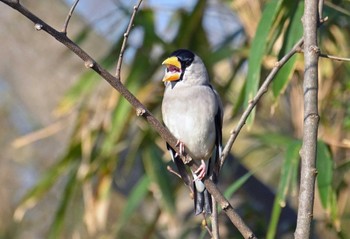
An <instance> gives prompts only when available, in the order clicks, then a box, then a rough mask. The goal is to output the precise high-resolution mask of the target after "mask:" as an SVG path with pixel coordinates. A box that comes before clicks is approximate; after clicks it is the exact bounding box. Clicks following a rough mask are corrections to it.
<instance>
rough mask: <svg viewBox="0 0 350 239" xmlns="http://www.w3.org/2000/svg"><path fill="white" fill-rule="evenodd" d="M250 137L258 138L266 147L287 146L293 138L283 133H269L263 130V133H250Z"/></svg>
mask: <svg viewBox="0 0 350 239" xmlns="http://www.w3.org/2000/svg"><path fill="white" fill-rule="evenodd" d="M251 137H252V138H254V139H258V140H259V142H260V143H262V144H263V145H266V146H268V147H281V148H287V146H288V145H290V144H292V143H293V142H294V141H295V139H294V138H291V137H289V136H286V135H284V134H278V133H269V132H265V133H263V134H252V135H251Z"/></svg>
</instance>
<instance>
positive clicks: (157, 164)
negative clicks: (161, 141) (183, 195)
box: [142, 145, 175, 214]
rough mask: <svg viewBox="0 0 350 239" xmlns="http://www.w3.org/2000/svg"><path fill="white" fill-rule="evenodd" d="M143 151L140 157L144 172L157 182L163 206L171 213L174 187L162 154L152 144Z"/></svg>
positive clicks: (173, 207)
mask: <svg viewBox="0 0 350 239" xmlns="http://www.w3.org/2000/svg"><path fill="white" fill-rule="evenodd" d="M143 152H144V153H143V155H142V158H143V165H144V167H145V170H146V173H147V175H148V176H149V177H150V178H151V180H152V181H153V182H155V183H156V184H157V186H158V188H159V191H160V192H161V195H162V203H163V204H164V205H163V206H164V207H165V209H166V210H167V211H168V212H169V213H170V214H173V213H174V212H175V196H174V189H173V187H172V183H171V180H170V177H169V173H168V170H167V169H166V167H165V164H164V162H163V161H162V155H161V153H160V151H159V149H158V148H157V147H156V146H153V145H148V146H147V147H146V148H145V149H144V150H143Z"/></svg>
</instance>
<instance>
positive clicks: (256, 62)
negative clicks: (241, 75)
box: [244, 0, 282, 126]
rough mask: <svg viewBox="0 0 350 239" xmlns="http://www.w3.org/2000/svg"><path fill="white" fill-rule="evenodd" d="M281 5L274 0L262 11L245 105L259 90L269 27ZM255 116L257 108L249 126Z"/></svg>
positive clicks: (250, 64) (254, 41)
mask: <svg viewBox="0 0 350 239" xmlns="http://www.w3.org/2000/svg"><path fill="white" fill-rule="evenodd" d="M281 6H282V0H273V1H271V2H269V3H268V4H267V5H266V7H265V9H264V11H263V13H262V17H261V19H260V22H259V25H258V29H257V31H256V33H255V37H254V39H253V42H252V47H251V50H250V52H249V60H248V76H247V84H246V88H245V89H246V91H245V102H244V103H245V107H247V106H248V104H249V102H250V101H251V100H252V99H253V98H254V96H255V95H256V92H257V90H258V86H259V83H260V71H261V65H262V60H263V57H264V54H265V52H266V47H267V43H268V40H269V33H270V31H269V29H271V27H272V25H273V23H274V21H275V19H276V16H277V15H278V12H279V11H280V9H281ZM254 117H255V109H254V110H253V111H252V113H251V114H250V116H249V118H248V120H247V125H248V126H251V125H252V123H253V121H254Z"/></svg>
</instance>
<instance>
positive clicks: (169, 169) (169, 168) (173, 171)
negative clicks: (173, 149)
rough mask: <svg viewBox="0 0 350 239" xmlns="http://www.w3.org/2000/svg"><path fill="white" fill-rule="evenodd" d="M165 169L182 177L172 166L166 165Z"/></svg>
mask: <svg viewBox="0 0 350 239" xmlns="http://www.w3.org/2000/svg"><path fill="white" fill-rule="evenodd" d="M166 169H167V170H168V171H169V173H172V174H174V175H175V176H178V177H179V178H180V179H181V178H182V177H181V175H180V174H179V173H178V172H176V171H175V170H174V169H173V168H172V167H170V166H168V167H166Z"/></svg>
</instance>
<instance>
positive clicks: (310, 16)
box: [294, 0, 320, 239]
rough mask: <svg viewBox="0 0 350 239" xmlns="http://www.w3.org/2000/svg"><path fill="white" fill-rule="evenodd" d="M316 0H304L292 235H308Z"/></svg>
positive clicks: (313, 167)
mask: <svg viewBox="0 0 350 239" xmlns="http://www.w3.org/2000/svg"><path fill="white" fill-rule="evenodd" d="M318 7H319V5H318V0H308V1H305V10H304V16H303V26H304V61H305V69H304V85H303V91H304V126H303V131H304V133H303V145H302V148H301V151H300V156H301V177H300V192H299V207H298V217H297V227H296V230H295V234H294V235H295V239H306V238H310V231H311V230H310V229H311V222H312V218H313V204H314V193H315V179H316V174H317V170H316V157H317V130H318V122H319V115H318V57H319V52H320V50H319V48H318V45H317V26H318V23H319V16H318Z"/></svg>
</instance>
